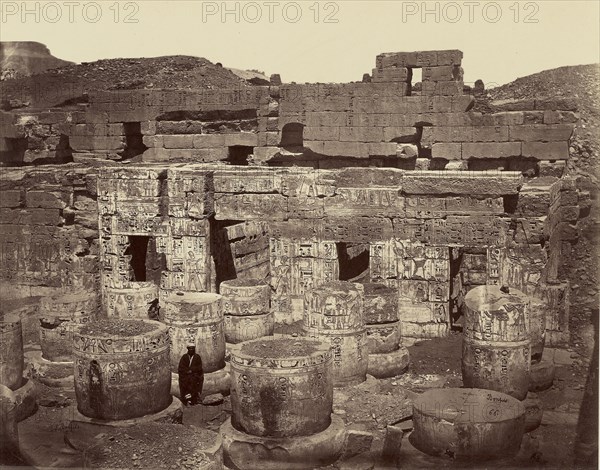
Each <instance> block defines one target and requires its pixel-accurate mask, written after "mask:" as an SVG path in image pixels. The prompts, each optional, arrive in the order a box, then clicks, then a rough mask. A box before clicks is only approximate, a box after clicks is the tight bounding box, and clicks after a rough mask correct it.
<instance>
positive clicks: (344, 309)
mask: <svg viewBox="0 0 600 470" xmlns="http://www.w3.org/2000/svg"><path fill="white" fill-rule="evenodd" d="M363 297H364V287H363V286H362V285H361V284H354V283H351V282H346V281H332V282H326V283H323V284H320V285H319V286H318V287H316V288H313V289H312V290H311V291H310V292H308V294H307V295H306V296H305V304H304V324H303V329H304V331H305V333H306V335H307V336H309V337H314V338H318V339H322V340H324V341H328V342H329V343H330V345H331V347H332V349H333V383H334V386H345V385H350V384H357V383H360V382H363V381H364V380H365V379H366V377H367V366H368V354H369V353H368V350H367V345H366V342H367V331H366V328H365V320H364V301H363Z"/></svg>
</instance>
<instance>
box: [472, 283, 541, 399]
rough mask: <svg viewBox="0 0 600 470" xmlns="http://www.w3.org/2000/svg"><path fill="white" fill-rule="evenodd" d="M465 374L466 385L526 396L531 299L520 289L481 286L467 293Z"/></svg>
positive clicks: (529, 355)
mask: <svg viewBox="0 0 600 470" xmlns="http://www.w3.org/2000/svg"><path fill="white" fill-rule="evenodd" d="M465 306H466V312H465V328H464V338H463V356H462V376H463V383H464V385H465V387H473V388H483V389H489V390H496V391H498V392H502V393H506V394H508V395H511V396H513V397H515V398H517V399H519V400H523V399H524V398H525V397H526V395H527V390H528V389H529V371H530V364H531V340H530V337H529V299H528V298H527V296H525V294H523V293H522V292H520V291H517V290H512V289H511V290H510V292H509V293H508V292H504V291H502V290H501V289H500V288H499V287H498V286H479V287H476V288H474V289H471V290H470V291H469V292H468V293H467V295H466V296H465Z"/></svg>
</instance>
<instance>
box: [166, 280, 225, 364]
mask: <svg viewBox="0 0 600 470" xmlns="http://www.w3.org/2000/svg"><path fill="white" fill-rule="evenodd" d="M159 303H160V311H159V312H160V313H159V318H160V321H161V322H163V323H165V324H166V325H167V326H169V340H170V358H171V359H170V360H171V370H172V371H173V372H176V371H177V367H178V365H179V360H180V358H181V356H182V355H183V354H185V353H186V348H187V346H188V345H189V344H192V343H193V344H195V345H196V352H197V353H198V354H199V355H200V357H201V358H202V369H203V371H204V372H205V373H210V372H215V371H217V370H219V369H222V368H223V367H224V366H225V331H224V326H223V312H222V309H221V296H220V295H218V294H207V293H195V292H194V293H192V292H185V293H184V292H165V291H161V292H160V298H159Z"/></svg>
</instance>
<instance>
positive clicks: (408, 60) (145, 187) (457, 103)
mask: <svg viewBox="0 0 600 470" xmlns="http://www.w3.org/2000/svg"><path fill="white" fill-rule="evenodd" d="M461 67H462V52H460V51H455V50H449V51H421V52H394V53H385V54H380V55H379V56H377V58H376V61H375V68H374V69H373V71H372V76H371V77H370V81H369V80H367V79H365V81H364V82H355V83H343V84H295V83H291V84H290V83H287V84H286V83H282V84H277V85H275V84H272V85H270V86H254V87H247V88H240V89H229V90H204V91H199V90H191V91H178V90H127V91H112V92H111V91H109V92H91V93H90V95H89V100H88V101H89V102H88V103H85V104H82V105H77V106H73V107H72V108H68V109H69V110H66V108H61V109H58V108H56V109H52V110H29V109H21V110H16V111H14V112H12V113H5V112H2V113H0V132H1V136H0V137H1V139H0V159H1V161H2V164H3V165H5V166H16V165H18V166H19V168H5V171H3V173H2V175H1V176H0V189H1V190H2V198H0V223H1V224H2V232H1V234H0V241H1V245H0V246H1V250H2V251H1V256H2V263H1V266H2V268H1V269H2V271H1V274H0V275H1V280H2V283H3V284H6V285H12V286H13V287H11V292H12V293H14V294H15V295H16V294H18V291H19V290H24V292H25V291H26V292H27V293H43V292H44V291H45V290H47V289H52V288H60V289H62V290H64V291H67V290H69V289H72V288H78V289H79V288H81V289H84V290H93V289H98V287H99V286H101V287H102V290H103V295H104V296H105V297H104V298H105V308H106V307H109V310H110V312H111V315H113V316H125V317H128V316H132V317H135V316H138V315H139V316H141V317H147V316H156V311H155V308H156V305H155V301H156V300H157V299H158V297H159V292H161V293H163V294H165V295H168V294H169V293H173V292H178V291H181V292H185V293H198V292H216V291H217V285H218V284H220V283H221V282H222V281H227V280H230V279H246V280H247V279H257V280H265V281H267V282H268V283H269V286H270V289H271V310H272V314H273V316H274V319H275V321H277V322H286V323H290V322H293V321H297V320H299V319H301V318H302V310H303V302H304V296H305V295H306V294H307V292H309V291H311V289H313V288H314V287H316V286H317V285H318V284H319V283H322V282H329V281H335V280H345V281H347V280H353V279H359V280H361V281H364V282H369V281H372V282H378V283H383V284H385V285H387V286H389V287H390V288H391V289H395V290H396V291H397V293H398V296H399V298H403V299H410V302H408V301H402V305H401V306H400V308H399V309H400V310H401V315H400V321H401V329H402V335H404V336H412V337H417V338H420V337H432V336H442V335H445V334H447V332H448V331H449V329H450V327H451V326H452V323H453V320H454V318H456V316H457V314H459V313H460V309H461V299H462V298H463V297H464V294H465V293H466V290H467V289H468V288H472V287H475V286H477V285H482V284H508V285H510V286H511V287H515V288H518V289H521V290H523V291H524V292H525V293H526V294H528V295H536V296H537V297H538V298H539V299H541V300H543V302H545V303H546V304H547V305H551V307H549V308H548V309H547V311H548V312H550V313H549V315H550V317H551V318H549V319H547V320H548V321H547V322H546V324H547V325H548V326H547V328H548V331H552V334H551V335H549V337H548V341H549V342H550V343H552V342H553V341H560V340H564V338H565V336H568V329H567V326H568V308H565V307H564V303H565V302H564V301H562V300H561V299H564V298H565V297H566V298H568V292H565V293H564V295H563V294H561V293H560V292H559V293H557V292H556V289H555V288H554V286H556V285H562V283H561V279H560V275H559V273H560V272H561V266H562V264H563V259H564V256H565V255H566V253H567V252H568V245H569V244H570V243H574V242H575V241H576V239H577V233H578V232H577V230H578V229H577V227H578V219H579V217H580V214H582V213H584V212H585V210H582V209H581V208H582V207H585V206H586V204H587V201H586V199H587V196H586V195H585V194H583V193H578V191H577V190H576V189H575V186H574V184H573V183H572V181H570V180H569V179H568V178H565V177H563V171H564V169H565V168H566V165H567V162H568V157H569V140H570V138H571V135H572V131H573V127H574V124H575V123H576V122H577V119H578V116H577V115H576V114H575V113H574V111H575V110H574V109H573V107H572V105H571V104H570V103H569V102H568V100H562V101H560V100H553V101H547V100H535V99H534V100H530V101H528V102H519V103H517V104H515V103H513V104H510V103H507V104H506V105H502V104H500V105H496V108H495V109H494V111H495V112H492V113H480V112H475V111H473V107H474V105H475V98H474V97H473V96H470V95H469V94H468V93H465V92H464V87H463V70H462V68H461ZM416 69H421V72H422V83H421V88H420V90H419V89H418V87H416V86H415V83H413V82H414V81H415V80H414V72H415V70H416ZM132 159H133V161H134V162H135V163H134V162H130V163H129V164H128V165H123V164H122V163H118V162H126V161H130V160H132ZM109 160H110V162H109ZM113 160H114V162H113ZM71 161H73V162H71ZM91 162H93V165H92V164H91ZM50 163H54V164H56V165H49V164H50ZM41 164H43V165H44V171H43V173H42V172H41V171H40V170H37V169H36V168H35V167H34V165H36V166H37V165H41ZM357 166H358V167H361V168H353V167H357ZM302 167H304V168H302ZM349 260H351V262H350V261H349ZM540 286H547V287H540ZM536 289H537V290H536ZM566 290H567V291H568V288H567V289H566ZM132 292H137V293H138V294H140V295H137V294H136V295H133V294H132ZM561 292H562V291H561ZM142 293H143V294H142ZM559 294H560V295H559ZM11 295H12V294H11ZM111 299H112V300H111ZM134 312H135V313H134Z"/></svg>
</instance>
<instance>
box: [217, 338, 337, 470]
mask: <svg viewBox="0 0 600 470" xmlns="http://www.w3.org/2000/svg"><path fill="white" fill-rule="evenodd" d="M231 374H232V383H231V408H232V416H231V419H230V420H227V421H226V422H225V423H224V424H223V425H222V426H221V436H222V437H223V452H224V463H225V464H226V465H227V466H228V467H229V468H233V469H239V470H241V469H244V468H263V469H273V470H275V469H281V468H290V469H311V468H314V467H318V466H322V465H328V464H330V463H332V462H334V461H335V460H337V458H338V457H339V456H340V454H341V452H342V449H343V445H344V441H345V428H344V424H343V421H342V420H341V419H340V418H339V417H337V416H335V415H332V409H333V354H332V351H331V349H330V346H329V342H328V341H320V340H316V339H312V338H294V337H291V336H289V337H276V338H260V339H257V340H253V341H248V342H245V343H243V344H240V345H236V346H235V347H233V348H232V351H231Z"/></svg>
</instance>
